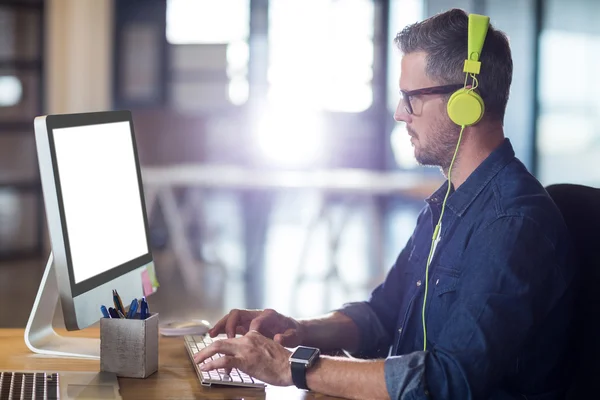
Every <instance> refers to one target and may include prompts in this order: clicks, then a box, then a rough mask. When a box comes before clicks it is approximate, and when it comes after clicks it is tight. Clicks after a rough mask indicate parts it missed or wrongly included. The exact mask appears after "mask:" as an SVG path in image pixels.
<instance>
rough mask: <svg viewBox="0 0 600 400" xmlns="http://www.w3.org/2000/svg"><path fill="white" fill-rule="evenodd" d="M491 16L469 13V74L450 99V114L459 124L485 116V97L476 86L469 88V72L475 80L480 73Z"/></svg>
mask: <svg viewBox="0 0 600 400" xmlns="http://www.w3.org/2000/svg"><path fill="white" fill-rule="evenodd" d="M489 23H490V17H486V16H485V15H477V14H470V15H469V45H468V47H469V52H468V54H467V59H466V60H465V66H464V69H463V71H464V72H465V73H466V74H467V76H466V77H465V87H464V88H462V89H459V90H457V91H456V92H454V93H453V94H452V96H451V97H450V100H448V107H447V109H448V116H449V117H450V119H451V120H452V122H454V123H455V124H457V125H460V126H469V125H473V124H476V123H477V122H479V120H481V118H482V117H483V112H484V110H485V106H484V104H483V99H482V98H481V96H480V95H479V94H477V93H476V92H475V91H474V89H475V88H474V87H471V88H467V78H468V76H469V75H468V74H471V77H472V78H473V79H474V80H475V82H476V78H475V75H476V74H478V73H479V70H480V68H481V62H480V61H479V56H480V54H481V49H482V48H483V43H484V42H485V37H486V35H487V30H488V26H489Z"/></svg>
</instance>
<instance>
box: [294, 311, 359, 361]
mask: <svg viewBox="0 0 600 400" xmlns="http://www.w3.org/2000/svg"><path fill="white" fill-rule="evenodd" d="M299 322H300V325H301V326H302V330H303V332H302V334H303V337H304V340H303V341H302V344H303V345H304V346H311V347H318V348H319V349H321V350H324V351H328V350H335V349H344V350H347V351H350V352H353V351H355V350H356V349H357V348H358V345H359V331H358V327H357V326H356V324H355V323H354V321H352V319H350V318H349V317H348V316H346V315H344V314H342V313H340V312H338V311H335V312H333V313H331V314H327V315H325V316H323V317H321V318H315V319H307V320H300V321H299Z"/></svg>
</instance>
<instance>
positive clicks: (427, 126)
mask: <svg viewBox="0 0 600 400" xmlns="http://www.w3.org/2000/svg"><path fill="white" fill-rule="evenodd" d="M425 67H426V54H425V53H423V52H416V53H410V54H406V55H404V56H403V57H402V73H401V76H400V89H401V90H404V91H411V90H416V89H423V88H427V87H432V86H439V83H436V82H434V81H433V80H431V79H430V78H429V77H428V76H427V75H426V74H425ZM446 97H447V96H445V95H418V96H412V97H411V99H410V103H411V106H412V109H413V113H412V114H409V113H408V112H407V111H406V104H405V102H404V100H403V98H400V101H399V103H398V107H397V108H396V112H395V113H394V119H395V120H396V121H398V122H401V121H402V122H405V123H406V129H407V131H408V133H409V135H410V137H411V139H410V141H411V143H412V145H413V147H414V149H415V158H416V160H417V162H418V163H419V164H421V165H432V166H439V167H441V168H443V169H444V170H446V169H448V167H449V166H450V162H451V161H452V155H453V154H454V149H455V147H456V142H457V141H458V135H459V133H460V127H459V126H457V125H456V124H454V123H453V122H452V121H451V120H450V117H448V113H447V111H446V104H447V101H446Z"/></svg>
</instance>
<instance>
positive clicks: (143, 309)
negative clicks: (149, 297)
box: [140, 296, 148, 319]
mask: <svg viewBox="0 0 600 400" xmlns="http://www.w3.org/2000/svg"><path fill="white" fill-rule="evenodd" d="M146 318H148V303H147V302H146V296H144V297H142V301H141V304H140V319H146Z"/></svg>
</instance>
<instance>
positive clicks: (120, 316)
mask: <svg viewBox="0 0 600 400" xmlns="http://www.w3.org/2000/svg"><path fill="white" fill-rule="evenodd" d="M117 314H119V318H123V319H124V318H125V315H123V313H122V312H121V311H119V310H117Z"/></svg>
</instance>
